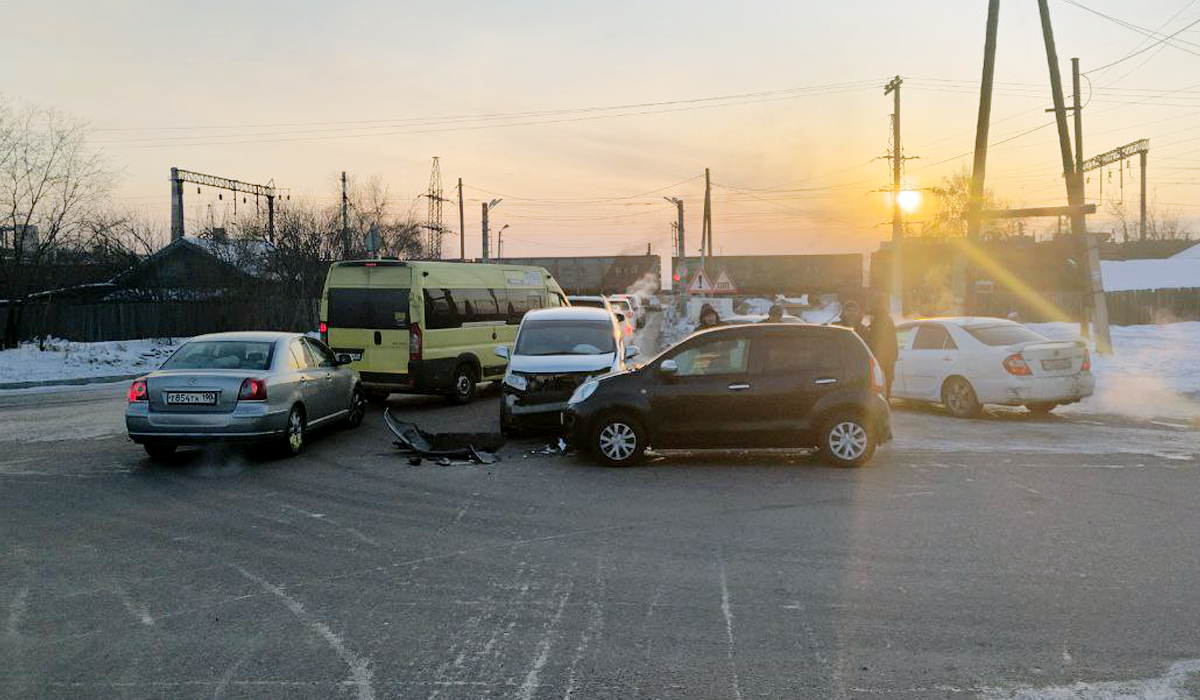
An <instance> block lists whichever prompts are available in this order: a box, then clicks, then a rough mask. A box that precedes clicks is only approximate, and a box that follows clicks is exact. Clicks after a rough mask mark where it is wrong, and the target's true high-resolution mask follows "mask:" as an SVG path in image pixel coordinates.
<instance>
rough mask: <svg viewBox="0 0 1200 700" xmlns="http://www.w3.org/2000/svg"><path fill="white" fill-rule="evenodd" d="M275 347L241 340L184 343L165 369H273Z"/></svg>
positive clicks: (164, 365)
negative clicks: (272, 350)
mask: <svg viewBox="0 0 1200 700" xmlns="http://www.w3.org/2000/svg"><path fill="white" fill-rule="evenodd" d="M274 345H275V344H274V343H264V342H245V341H240V340H194V341H192V342H190V343H184V344H183V347H181V348H179V349H178V350H176V351H175V354H174V355H171V357H169V358H168V359H167V361H166V362H164V363H163V366H162V368H163V369H252V370H265V369H267V368H268V367H270V366H271V348H273V347H274Z"/></svg>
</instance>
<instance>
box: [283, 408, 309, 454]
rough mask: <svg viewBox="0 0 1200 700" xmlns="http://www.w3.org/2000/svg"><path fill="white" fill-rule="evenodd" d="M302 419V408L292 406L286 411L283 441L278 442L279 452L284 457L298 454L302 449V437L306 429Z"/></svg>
mask: <svg viewBox="0 0 1200 700" xmlns="http://www.w3.org/2000/svg"><path fill="white" fill-rule="evenodd" d="M306 428H307V426H306V424H305V421H304V409H302V408H300V407H299V406H292V410H291V411H290V412H288V417H287V428H286V432H285V433H284V439H283V442H282V443H281V444H280V452H281V453H282V455H283V456H284V457H294V456H296V455H298V454H300V451H301V450H303V449H304V437H305V431H306Z"/></svg>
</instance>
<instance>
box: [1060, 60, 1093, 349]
mask: <svg viewBox="0 0 1200 700" xmlns="http://www.w3.org/2000/svg"><path fill="white" fill-rule="evenodd" d="M1071 88H1072V89H1073V90H1074V91H1075V94H1074V95H1073V96H1072V97H1071V108H1072V109H1073V110H1074V112H1075V114H1074V116H1075V172H1077V173H1079V174H1080V177H1082V176H1083V105H1082V104H1081V99H1082V98H1081V96H1080V93H1081V91H1080V89H1079V59H1078V58H1072V59H1071ZM1085 196H1086V192H1085ZM1060 221H1061V217H1060ZM1075 249H1076V250H1077V251H1078V252H1077V253H1076V257H1077V258H1079V259H1080V260H1083V258H1084V256H1086V255H1087V246H1086V245H1085V244H1084V241H1082V240H1081V239H1079V238H1076V239H1075ZM1079 272H1080V274H1081V276H1082V277H1081V279H1080V281H1081V282H1082V285H1081V286H1080V292H1081V294H1080V295H1079V334H1080V335H1082V336H1083V337H1084V338H1086V337H1088V326H1089V325H1090V323H1091V313H1089V311H1090V310H1089V308H1088V298H1087V291H1088V285H1089V284H1090V283H1089V282H1088V270H1087V266H1086V265H1080V266H1079Z"/></svg>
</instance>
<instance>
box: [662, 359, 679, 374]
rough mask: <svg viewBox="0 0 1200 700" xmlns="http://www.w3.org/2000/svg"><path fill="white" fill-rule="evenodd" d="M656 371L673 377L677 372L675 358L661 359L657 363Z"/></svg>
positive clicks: (677, 367) (677, 365) (677, 366)
mask: <svg viewBox="0 0 1200 700" xmlns="http://www.w3.org/2000/svg"><path fill="white" fill-rule="evenodd" d="M658 371H659V372H660V373H661V374H662V375H663V376H666V377H674V376H675V375H677V374H679V364H678V363H676V362H675V360H663V361H662V362H661V363H659V365H658Z"/></svg>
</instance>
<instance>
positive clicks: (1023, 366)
mask: <svg viewBox="0 0 1200 700" xmlns="http://www.w3.org/2000/svg"><path fill="white" fill-rule="evenodd" d="M1003 364H1004V369H1005V370H1007V371H1008V373H1009V374H1012V375H1015V376H1017V377H1028V376H1030V375H1032V374H1033V370H1031V369H1029V364H1028V363H1027V362H1025V358H1024V357H1021V355H1020V354H1019V353H1018V354H1015V355H1009V356H1008V357H1006V358H1004V362H1003Z"/></svg>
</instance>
